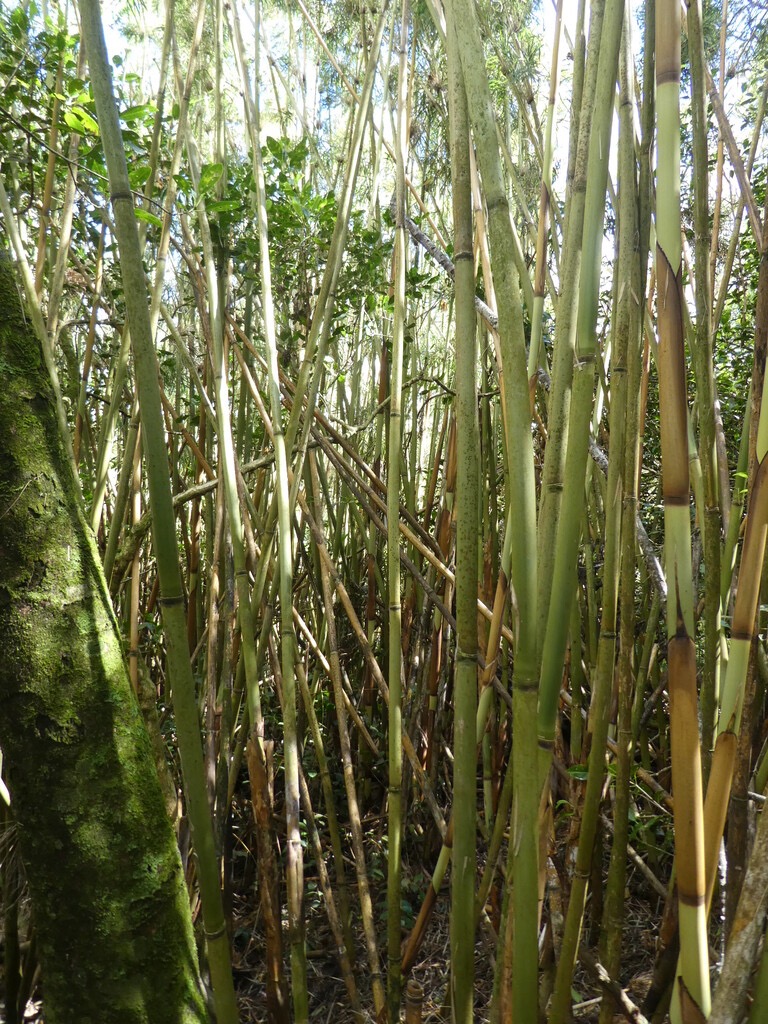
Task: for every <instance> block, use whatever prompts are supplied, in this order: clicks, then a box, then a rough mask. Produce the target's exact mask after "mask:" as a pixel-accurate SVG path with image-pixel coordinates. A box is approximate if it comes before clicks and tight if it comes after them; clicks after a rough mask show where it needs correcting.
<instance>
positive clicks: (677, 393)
mask: <svg viewBox="0 0 768 1024" xmlns="http://www.w3.org/2000/svg"><path fill="white" fill-rule="evenodd" d="M656 109H657V160H656V166H657V187H656V238H657V243H656V282H657V316H658V329H659V350H658V371H659V407H660V419H661V456H662V491H663V496H664V529H665V535H664V554H665V560H666V572H667V582H668V591H667V638H668V641H667V652H668V653H667V657H668V666H669V699H670V737H671V755H672V786H673V790H674V794H675V807H674V820H675V857H676V860H675V863H676V870H677V887H678V900H679V912H680V969H679V981H680V984H678V985H677V986H676V989H675V994H674V996H673V999H672V1005H671V1007H670V1013H671V1018H672V1021H673V1024H679V1022H681V1021H683V1020H686V1019H687V1015H686V1003H687V1002H688V1001H689V1000H693V1002H694V1003H695V1004H696V1005H697V1006H698V1007H699V1009H700V1011H701V1012H702V1013H703V1014H704V1015H705V1017H706V1016H708V1015H709V1010H710V991H709V966H708V953H707V931H706V907H705V871H704V822H703V802H702V774H701V751H700V746H699V725H698V698H697V692H696V651H695V647H694V640H693V638H694V635H695V626H694V601H693V577H692V566H691V518H690V483H689V469H688V440H687V434H688V430H687V418H688V405H687V397H686V380H685V352H684V344H683V302H684V297H683V292H682V251H681V238H680V5H679V4H678V3H676V2H675V0H663V2H660V3H659V4H658V5H657V10H656Z"/></svg>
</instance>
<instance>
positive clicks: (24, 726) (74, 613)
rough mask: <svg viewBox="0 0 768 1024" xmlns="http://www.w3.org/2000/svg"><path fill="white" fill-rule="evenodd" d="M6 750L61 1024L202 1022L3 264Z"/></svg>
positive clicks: (0, 437) (192, 960)
mask: <svg viewBox="0 0 768 1024" xmlns="http://www.w3.org/2000/svg"><path fill="white" fill-rule="evenodd" d="M0 374H1V375H2V376H1V378H0V379H2V391H1V392H0V645H1V646H0V746H1V747H2V751H3V755H4V758H5V766H6V773H7V779H8V784H9V787H10V790H11V794H12V802H13V811H14V814H15V817H16V820H17V822H18V825H19V830H20V837H21V844H22V853H23V856H24V861H25V864H26V868H27V875H28V878H29V885H30V890H31V894H32V903H33V908H34V919H35V924H36V928H37V934H38V951H39V957H40V961H41V964H42V967H43V979H44V1000H45V1009H46V1020H47V1021H49V1022H50V1024H69V1022H71V1024H96V1022H98V1024H110V1022H115V1024H117V1022H119V1024H150V1022H151V1024H166V1022H167V1024H191V1022H200V1021H207V1020H208V1014H207V1012H206V1007H205V1002H204V999H203V997H202V994H201V987H200V983H199V975H198V968H197V957H196V953H195V945H194V940H193V935H192V928H191V922H190V915H189V903H188V898H187V893H186V889H185V886H184V880H183V877H182V872H181V863H180V860H179V855H178V850H177V848H176V843H175V838H174V835H173V831H172V829H171V827H170V823H169V821H168V819H167V817H166V813H165V808H164V804H163V798H162V795H161V790H160V785H159V782H158V779H157V775H156V772H155V768H154V763H153V758H152V751H151V747H150V743H149V739H148V736H147V733H146V730H145V728H144V724H143V721H142V719H141V715H140V712H139V709H138V706H137V704H136V701H135V698H134V696H133V694H132V692H131V689H130V686H129V682H128V677H127V674H126V670H125V665H124V662H123V654H122V649H121V644H120V637H119V633H118V629H117V624H116V622H115V619H114V614H113V611H112V607H111V604H110V600H109V596H108V593H107V588H106V585H105V582H104V578H103V574H102V572H101V565H100V562H99V559H98V554H97V551H96V548H95V545H94V542H93V537H92V534H91V532H90V530H89V528H88V526H87V525H86V520H85V518H84V515H83V511H82V507H81V504H80V500H79V495H78V491H77V485H76V482H75V480H74V476H73V473H72V470H71V466H70V463H69V461H68V459H67V456H66V454H65V449H64V446H63V443H62V439H61V436H60V433H59V429H58V425H57V418H56V409H55V399H54V392H53V388H52V385H51V381H50V379H49V376H48V373H47V371H46V367H45V363H44V360H43V354H42V350H41V347H40V344H39V342H38V340H37V338H36V337H35V335H34V333H33V331H32V330H31V327H30V326H28V325H27V323H26V321H25V318H24V313H23V311H22V307H21V303H20V300H19V294H18V291H17V287H16V284H15V281H14V277H13V273H12V267H11V265H10V263H9V261H8V259H7V258H4V257H2V256H0Z"/></svg>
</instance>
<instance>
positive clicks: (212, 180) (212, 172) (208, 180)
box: [200, 164, 224, 195]
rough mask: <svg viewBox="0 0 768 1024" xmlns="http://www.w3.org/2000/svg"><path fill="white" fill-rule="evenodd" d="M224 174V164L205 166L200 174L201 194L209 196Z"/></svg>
mask: <svg viewBox="0 0 768 1024" xmlns="http://www.w3.org/2000/svg"><path fill="white" fill-rule="evenodd" d="M223 173H224V165H223V164H203V169H202V171H201V172H200V194H201V195H207V194H208V193H209V192H210V191H211V189H212V188H213V187H214V185H215V184H216V183H217V182H218V180H219V178H220V177H221V176H222V174H223Z"/></svg>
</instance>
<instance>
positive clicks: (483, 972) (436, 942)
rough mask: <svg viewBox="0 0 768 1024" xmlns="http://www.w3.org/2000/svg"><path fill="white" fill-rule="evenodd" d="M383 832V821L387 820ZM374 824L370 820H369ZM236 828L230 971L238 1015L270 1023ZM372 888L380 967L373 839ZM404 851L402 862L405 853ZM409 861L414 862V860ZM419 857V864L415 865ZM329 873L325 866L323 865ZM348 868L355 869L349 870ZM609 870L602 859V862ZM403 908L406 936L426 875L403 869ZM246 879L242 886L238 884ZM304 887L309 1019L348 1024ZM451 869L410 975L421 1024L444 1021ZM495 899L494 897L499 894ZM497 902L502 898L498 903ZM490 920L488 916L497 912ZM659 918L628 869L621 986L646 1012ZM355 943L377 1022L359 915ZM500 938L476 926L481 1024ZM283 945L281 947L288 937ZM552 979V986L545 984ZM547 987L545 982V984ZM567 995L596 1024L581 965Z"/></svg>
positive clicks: (315, 896) (337, 972)
mask: <svg viewBox="0 0 768 1024" xmlns="http://www.w3.org/2000/svg"><path fill="white" fill-rule="evenodd" d="M383 824H384V826H385V823H384V822H383ZM369 825H370V822H369ZM239 829H242V832H241V835H240V838H241V839H242V840H244V842H243V843H242V845H241V846H240V849H241V851H242V853H241V858H240V860H241V862H242V866H243V869H244V870H241V871H240V872H238V871H235V875H238V874H239V881H238V880H237V879H236V881H235V886H234V892H233V919H234V929H235V934H234V954H233V955H234V969H235V975H236V979H237V986H238V996H239V1000H240V1009H241V1017H242V1020H243V1022H244V1024H246V1022H247V1024H251V1022H261V1021H265V1020H266V1014H265V1005H266V963H265V959H264V948H265V942H264V932H263V925H262V921H261V913H260V909H259V907H258V903H257V902H255V891H256V886H255V884H254V872H255V868H256V865H255V863H251V864H250V865H248V864H247V859H248V858H252V856H253V855H252V854H251V853H250V852H249V851H250V850H252V849H254V847H255V843H253V842H251V841H249V837H248V836H247V833H248V832H249V824H248V823H247V822H246V821H242V822H240V825H239V826H236V828H235V831H236V833H237V832H238V830H239ZM367 835H368V836H369V837H371V836H374V837H375V828H369V831H368V833H367ZM372 851H373V855H372V857H371V862H370V864H369V869H371V866H373V869H372V870H371V876H372V878H371V890H372V899H373V903H374V912H375V913H376V912H377V911H378V912H379V913H378V914H377V932H378V939H379V949H380V952H381V953H382V961H383V959H384V955H385V952H386V916H385V915H386V877H385V876H386V861H385V860H384V862H383V863H382V862H381V861H380V858H379V862H378V863H377V851H376V840H375V838H374V839H372ZM407 853H408V851H407V849H406V856H407ZM416 859H417V858H416V857H415V856H414V857H413V862H414V863H415V862H416ZM420 859H421V860H423V857H422V858H420ZM329 866H330V865H329ZM350 867H351V865H350ZM605 867H606V869H607V854H606V858H605ZM352 874H353V873H352V872H351V871H348V884H349V888H350V894H351V897H352V899H353V901H355V902H356V892H355V886H354V877H352V878H350V877H349V876H350V875H352ZM403 875H404V878H403V892H404V899H403V908H404V915H403V916H404V920H403V925H404V935H407V933H408V930H409V929H410V925H411V924H412V923H413V917H414V916H415V915H416V914H417V913H418V910H419V906H420V903H421V898H422V896H423V893H424V891H425V890H426V887H427V885H428V882H429V878H428V876H427V874H426V872H424V871H421V870H418V869H416V870H413V869H412V866H411V864H410V863H406V862H404V872H403ZM243 882H245V885H244V886H243V885H241V883H243ZM305 884H306V887H307V892H308V899H307V906H306V915H307V935H308V973H309V977H308V988H309V998H310V1018H311V1019H312V1020H313V1021H316V1022H318V1024H353V1022H354V1021H355V1016H354V1013H353V1011H352V1008H351V1006H350V1001H349V996H348V993H347V989H346V987H345V984H344V981H343V979H342V972H341V968H340V965H339V961H338V958H337V956H336V952H335V944H334V940H333V935H332V932H331V930H330V927H329V925H328V922H327V918H326V915H325V908H324V904H323V899H322V894H321V893H320V891H319V886H318V884H317V879H316V877H314V872H313V867H312V865H311V864H308V865H307V870H306V876H305ZM449 888H450V871H449V875H448V876H447V878H446V881H445V882H444V884H443V887H442V891H441V893H440V896H439V897H438V900H437V902H436V905H435V908H434V911H433V914H432V917H431V919H430V922H429V925H428V927H427V932H426V936H425V939H424V942H423V945H422V947H421V949H420V951H419V954H418V956H417V960H416V963H415V966H414V967H413V969H412V971H411V972H410V975H409V978H411V979H413V980H415V981H416V982H418V983H419V985H420V986H421V989H422V991H423V994H424V1001H423V1005H422V1014H421V1020H422V1021H423V1022H424V1024H450V1020H451V1014H450V992H449V989H448V981H449V971H448V964H449V962H450V940H449V934H450V929H449V915H450V896H449ZM497 896H498V894H497ZM497 902H499V900H498V899H497ZM489 909H491V913H493V908H489ZM662 911H663V901H662V899H661V898H660V896H659V895H658V894H657V893H655V892H654V891H652V889H651V888H650V886H649V885H648V882H647V880H646V879H645V878H644V877H643V876H642V875H641V874H640V872H639V871H637V870H636V869H634V868H632V867H631V866H630V868H629V870H628V875H627V885H626V890H625V904H624V920H623V932H624V939H623V960H622V972H621V976H620V978H619V979H618V980H619V981H620V983H621V985H622V986H623V987H624V989H625V991H626V993H627V995H628V996H629V998H630V1000H631V1001H632V1002H633V1003H634V1004H635V1005H638V1006H639V1005H642V1002H643V1000H644V998H645V995H646V993H647V991H648V988H649V985H650V980H651V972H652V969H653V964H654V960H655V956H656V944H657V936H658V930H659V922H660V920H661V915H662ZM589 912H590V907H589V906H588V908H587V927H585V933H584V935H583V938H582V942H583V943H584V944H585V945H586V946H587V948H591V951H592V954H593V956H595V957H596V956H597V951H596V948H594V939H593V935H594V933H595V932H596V929H590V928H589ZM354 924H355V934H356V939H357V948H356V951H355V952H356V957H357V959H356V964H355V965H353V966H354V967H355V976H356V981H357V984H358V986H359V991H360V999H361V1003H362V1005H363V1007H364V1008H365V1009H364V1013H363V1020H365V1021H371V1022H374V1021H375V1016H374V1015H373V1012H372V1005H373V1001H372V996H371V990H370V972H369V971H368V970H367V969H366V965H367V960H366V953H365V947H364V944H363V936H362V929H361V927H360V921H359V917H358V918H357V919H356V920H355V922H354ZM495 943H496V937H495V932H494V931H493V926H492V925H491V922H490V920H489V918H486V921H485V923H484V924H481V927H480V928H479V929H478V932H477V935H476V944H475V985H476V997H475V1020H476V1021H477V1022H478V1024H484V1022H487V1021H489V1020H490V1007H491V1000H492V994H493V976H494V963H495ZM284 948H287V943H286V942H285V936H284ZM284 959H285V965H284V967H285V971H286V976H287V973H288V971H289V966H288V957H287V953H286V955H285V958H284ZM551 980H553V979H551ZM544 984H546V979H545V980H544ZM573 995H574V1000H575V1006H574V1014H573V1016H574V1020H575V1021H576V1022H577V1024H582V1022H583V1024H593V1022H595V1024H596V1022H597V1021H598V1018H599V1014H600V1008H601V1003H602V998H603V993H602V990H601V988H600V986H599V985H598V983H597V982H596V981H595V979H594V977H593V976H592V975H590V974H589V973H587V971H586V970H585V969H584V968H583V967H582V966H581V965H580V964H578V965H577V969H576V973H575V975H574V983H573ZM626 1019H627V1018H626V1016H623V1015H621V1014H620V1013H618V1012H617V1013H616V1015H615V1016H614V1021H615V1022H617V1024H618V1022H620V1021H625V1020H626Z"/></svg>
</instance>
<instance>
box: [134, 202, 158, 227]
mask: <svg viewBox="0 0 768 1024" xmlns="http://www.w3.org/2000/svg"><path fill="white" fill-rule="evenodd" d="M133 212H134V213H135V214H136V220H143V221H146V222H147V224H154V225H155V227H158V228H160V227H162V226H163V222H162V221H161V220H160V218H159V217H156V216H155V215H154V213H149V212H148V211H147V210H141V209H139V208H138V207H137V208H136V209H135V210H134V211H133Z"/></svg>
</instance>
